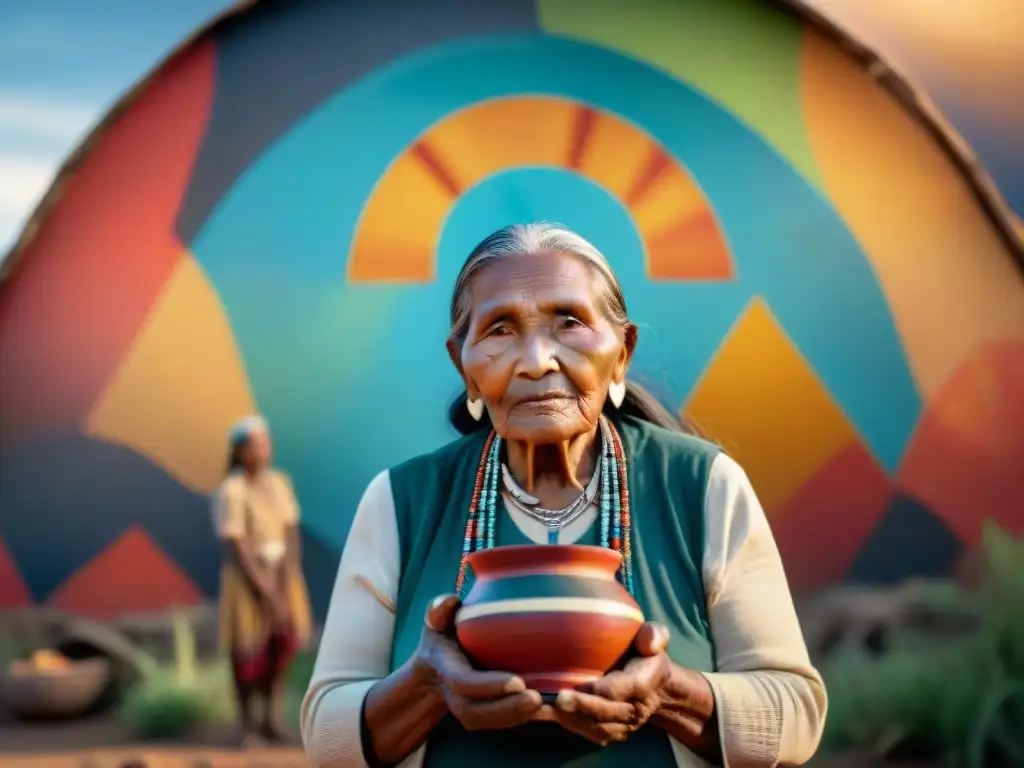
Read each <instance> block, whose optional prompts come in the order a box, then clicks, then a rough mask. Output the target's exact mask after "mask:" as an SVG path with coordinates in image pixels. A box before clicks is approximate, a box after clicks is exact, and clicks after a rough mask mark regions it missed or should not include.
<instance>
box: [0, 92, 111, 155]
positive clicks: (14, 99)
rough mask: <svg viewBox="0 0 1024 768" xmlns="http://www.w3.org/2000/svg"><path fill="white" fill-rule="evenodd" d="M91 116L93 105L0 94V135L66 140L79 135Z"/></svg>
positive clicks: (86, 126) (93, 112) (94, 113)
mask: <svg viewBox="0 0 1024 768" xmlns="http://www.w3.org/2000/svg"><path fill="white" fill-rule="evenodd" d="M95 119H96V107H95V106H93V105H86V104H81V103H75V102H73V101H72V102H68V101H62V100H56V99H41V98H38V97H35V98H33V97H27V96H23V95H20V94H17V93H0V135H2V134H6V133H10V134H14V135H16V136H23V137H29V138H33V139H37V140H49V141H59V142H68V141H73V140H75V139H77V138H78V137H79V136H81V135H82V134H83V133H84V132H85V130H86V129H87V128H89V126H90V125H92V123H93V121H94V120H95ZM0 141H2V139H0ZM0 151H2V144H0Z"/></svg>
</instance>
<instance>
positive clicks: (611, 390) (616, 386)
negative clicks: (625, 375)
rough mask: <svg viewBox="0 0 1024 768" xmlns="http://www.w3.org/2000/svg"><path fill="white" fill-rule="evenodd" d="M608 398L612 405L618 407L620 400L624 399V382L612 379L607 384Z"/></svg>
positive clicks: (620, 403)
mask: <svg viewBox="0 0 1024 768" xmlns="http://www.w3.org/2000/svg"><path fill="white" fill-rule="evenodd" d="M608 399H609V400H611V401H612V405H614V406H615V407H616V408H619V407H620V406H621V405H622V401H623V400H625V399H626V382H625V380H623V381H613V382H612V383H611V384H609V385H608Z"/></svg>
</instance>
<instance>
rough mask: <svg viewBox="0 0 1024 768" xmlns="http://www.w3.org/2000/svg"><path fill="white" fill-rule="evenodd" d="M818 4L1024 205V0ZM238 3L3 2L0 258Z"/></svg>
mask: <svg viewBox="0 0 1024 768" xmlns="http://www.w3.org/2000/svg"><path fill="white" fill-rule="evenodd" d="M425 1H426V0H425ZM813 2H814V3H815V4H816V5H818V6H819V7H820V8H821V9H822V10H824V11H825V12H827V13H829V14H831V15H833V16H835V17H836V18H838V19H839V20H841V21H842V22H844V24H845V25H846V26H847V27H848V28H850V29H853V30H854V31H855V32H857V33H859V35H860V37H861V38H862V39H865V40H867V41H869V42H870V43H871V44H872V45H874V46H875V47H877V48H879V49H880V50H882V51H883V52H884V53H885V54H886V56H887V58H889V59H890V60H891V61H893V62H894V63H897V64H898V65H900V68H901V69H902V70H903V71H905V72H907V73H908V74H910V75H911V76H912V77H914V78H915V79H916V80H917V81H918V82H919V83H922V84H923V85H924V86H925V87H926V89H927V90H928V91H929V92H930V93H931V95H932V97H933V98H934V99H935V100H936V101H937V102H938V103H939V105H940V107H941V108H942V110H943V111H944V112H945V114H946V115H947V116H948V117H949V118H950V119H951V120H952V122H953V123H954V124H955V125H956V126H957V127H958V129H959V130H960V132H961V133H963V134H964V136H965V137H966V138H967V140H968V141H969V142H970V143H971V144H973V145H974V148H975V149H976V150H977V151H978V153H979V154H980V155H981V159H982V161H983V163H984V164H985V165H987V166H988V167H989V168H990V169H991V170H992V172H993V173H994V174H995V176H996V180H997V181H998V182H999V184H1000V186H1001V187H1002V189H1003V192H1004V194H1005V196H1006V197H1007V198H1008V199H1009V201H1010V202H1011V203H1012V204H1013V206H1014V207H1015V208H1016V209H1017V210H1018V212H1021V211H1024V139H1022V137H1024V77H1021V76H1020V74H1019V73H1020V72H1024V45H1020V38H1019V37H1018V35H1019V34H1020V33H1019V30H1020V29H1024V0H813ZM231 4H232V3H231V2H228V1H227V0H160V1H158V0H0V259H2V258H3V256H4V255H5V254H6V253H7V251H8V249H9V248H10V246H11V245H12V244H13V241H14V239H15V237H16V236H17V235H18V234H19V233H20V231H21V228H22V226H23V225H24V222H25V220H26V219H27V218H28V216H29V215H30V214H31V212H32V210H33V209H34V207H35V205H36V203H37V202H38V201H39V199H40V198H41V197H42V195H43V193H44V192H45V191H46V189H47V188H48V187H49V184H50V181H51V180H52V178H53V176H54V174H55V173H56V171H57V169H58V168H59V166H60V164H61V162H62V161H63V160H64V158H65V157H66V156H67V155H68V154H69V153H70V152H71V151H72V150H73V149H74V148H75V146H77V144H78V143H79V141H81V139H82V138H83V137H84V136H85V134H86V132H87V131H88V130H89V129H90V128H91V127H92V126H93V125H94V124H95V123H96V122H97V121H98V120H100V119H101V118H102V116H103V114H104V113H105V112H106V110H107V109H108V108H109V107H110V106H111V105H112V104H113V103H114V102H115V101H116V100H117V98H118V97H119V96H120V95H121V94H122V93H123V92H124V91H125V90H126V89H128V88H130V87H131V85H132V84H133V83H134V82H136V81H137V80H138V79H139V78H141V77H142V76H143V75H144V74H145V73H146V72H148V71H149V70H150V69H151V68H152V67H153V66H155V65H156V64H157V63H158V62H159V61H160V60H161V59H162V58H163V57H164V55H165V54H166V53H167V52H168V51H169V50H170V49H172V48H173V47H175V46H176V45H177V44H178V43H179V42H181V41H182V40H183V39H184V38H185V37H187V36H188V35H189V34H190V33H192V32H193V31H194V30H195V29H196V28H197V27H198V26H200V25H201V24H202V23H203V22H205V21H206V20H207V19H209V18H210V17H211V16H213V15H215V14H217V13H218V12H220V11H221V10H223V9H224V8H226V7H227V6H229V5H231ZM1014 92H1016V94H1017V97H1010V96H1009V94H1010V93H1014ZM1018 97H1019V98H1018Z"/></svg>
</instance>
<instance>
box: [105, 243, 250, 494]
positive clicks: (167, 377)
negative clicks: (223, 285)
mask: <svg viewBox="0 0 1024 768" xmlns="http://www.w3.org/2000/svg"><path fill="white" fill-rule="evenodd" d="M254 410H255V407H254V405H253V398H252V394H251V390H250V387H249V381H248V377H247V375H246V372H245V366H244V364H243V362H242V359H241V356H240V354H239V352H238V347H237V346H236V344H235V339H234V334H233V333H232V331H231V327H230V325H229V323H228V319H227V317H226V316H225V314H224V309H223V307H222V306H221V303H220V299H219V298H218V296H217V294H216V293H215V292H214V290H213V288H212V286H211V285H210V283H209V281H208V280H207V278H206V275H205V274H204V272H203V271H202V269H200V267H199V266H198V264H196V262H195V260H194V259H193V258H192V257H191V256H190V255H187V254H186V255H184V256H183V257H182V258H181V260H180V261H179V262H178V266H177V267H176V268H175V271H174V273H173V274H172V275H171V277H170V279H169V280H168V281H167V283H166V285H165V286H164V290H163V293H162V294H161V296H160V297H159V298H158V299H157V301H156V302H155V304H154V306H153V309H152V310H151V311H150V314H149V317H148V318H147V319H146V322H145V324H144V325H143V327H142V329H141V331H140V332H139V335H138V336H137V337H136V338H135V341H134V342H133V344H132V347H131V349H130V350H129V352H128V354H127V355H125V358H124V360H123V361H122V362H121V365H120V366H119V367H118V369H117V371H116V372H115V374H114V376H113V377H112V379H111V380H110V382H109V383H108V384H107V387H106V389H105V390H104V392H103V394H102V395H101V396H100V398H99V400H98V401H97V403H96V405H95V406H94V407H93V410H92V411H91V412H90V413H89V415H88V417H87V420H86V424H85V431H86V433H87V434H89V435H92V436H94V437H98V438H103V439H106V440H109V441H111V442H115V443H121V444H123V445H127V446H129V447H131V448H133V449H134V450H136V451H138V452H139V453H141V454H143V455H144V456H146V457H148V458H149V459H151V460H152V461H154V462H155V463H156V464H158V465H160V466H161V467H163V468H164V469H165V470H166V471H167V472H168V473H169V474H170V475H171V476H173V477H174V478H175V479H176V480H178V481H179V482H180V483H182V484H183V485H186V486H188V487H189V488H191V489H193V490H196V491H199V492H201V493H209V492H211V491H212V490H213V489H214V488H215V487H216V486H217V484H218V483H219V482H220V480H221V478H222V477H223V476H224V469H225V465H226V462H227V433H228V429H229V428H230V427H231V425H232V424H233V423H234V422H235V421H236V420H237V419H238V418H239V417H240V416H243V415H245V414H248V413H252V412H253V411H254Z"/></svg>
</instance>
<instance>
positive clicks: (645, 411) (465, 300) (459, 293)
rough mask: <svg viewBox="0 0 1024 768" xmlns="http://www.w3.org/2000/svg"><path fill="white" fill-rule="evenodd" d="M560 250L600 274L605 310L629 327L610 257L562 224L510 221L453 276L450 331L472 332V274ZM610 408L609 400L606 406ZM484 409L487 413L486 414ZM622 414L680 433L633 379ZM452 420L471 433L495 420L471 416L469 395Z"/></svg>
mask: <svg viewBox="0 0 1024 768" xmlns="http://www.w3.org/2000/svg"><path fill="white" fill-rule="evenodd" d="M544 252H549V253H551V252H557V253H568V254H571V255H573V256H576V257H577V258H579V259H582V260H583V262H584V263H585V264H586V265H587V266H588V267H591V268H592V269H593V270H594V271H595V272H596V273H598V274H599V275H600V276H601V278H602V281H601V282H602V283H603V288H604V299H605V311H607V313H608V317H609V319H610V320H611V321H612V322H614V323H616V324H617V325H620V326H626V325H629V315H628V314H627V312H626V299H625V297H624V296H623V295H622V286H621V285H620V284H619V279H618V278H617V277H616V276H615V273H614V272H613V271H612V268H611V265H610V264H609V263H608V259H606V258H605V257H604V254H602V253H601V252H600V251H599V250H597V248H596V247H594V245H593V244H592V243H590V242H589V241H588V240H586V238H583V237H581V236H580V235H578V234H576V233H575V232H573V231H572V230H571V229H567V228H566V227H563V226H561V225H559V224H550V223H548V222H538V223H536V224H512V225H510V226H507V227H503V228H502V229H499V230H498V231H497V232H495V233H494V234H492V235H488V236H487V237H486V238H484V240H483V241H482V242H481V243H480V244H479V245H478V246H477V247H476V248H474V249H473V252H472V253H470V254H469V258H467V259H466V263H465V264H463V265H462V271H461V272H459V276H458V278H456V280H455V289H454V290H453V291H452V303H451V326H452V329H451V333H452V336H453V337H454V338H456V339H459V340H460V341H464V340H465V337H466V334H467V333H468V331H469V318H470V311H471V309H472V306H471V303H470V298H469V286H470V283H471V282H472V280H473V277H474V276H476V274H477V273H478V272H479V271H480V270H482V269H483V268H484V267H486V266H487V265H488V264H490V263H492V262H495V261H501V260H502V259H506V258H515V257H517V256H528V255H530V254H532V253H544ZM611 407H612V406H610V405H608V404H607V403H606V404H605V409H606V410H608V409H609V408H611ZM485 413H486V412H485ZM618 413H619V414H620V415H623V416H632V417H634V418H638V419H642V420H644V421H647V422H650V423H652V424H655V425H657V426H659V427H662V428H663V429H668V430H673V431H682V425H681V424H680V423H679V420H678V419H677V418H676V417H675V416H674V415H673V414H672V413H670V412H669V410H668V409H667V408H665V406H664V405H663V404H662V403H661V402H659V401H658V399H657V398H655V397H654V396H653V395H651V394H650V393H649V392H648V391H647V390H646V389H644V387H642V386H641V385H640V384H638V383H636V382H635V381H629V380H627V381H626V396H625V399H624V400H623V401H622V405H621V406H620V407H619V409H618ZM448 420H449V422H450V423H451V425H452V426H453V427H455V429H456V430H458V431H459V432H460V433H462V434H464V435H468V434H472V433H473V432H476V431H477V430H480V429H490V428H491V420H490V418H489V417H488V416H486V415H485V417H484V418H483V419H481V420H480V421H476V420H475V419H473V418H472V417H471V416H470V415H469V412H468V411H467V410H466V393H465V392H463V393H461V394H459V395H458V396H456V398H455V399H454V400H453V401H452V402H451V404H450V405H449V407H448Z"/></svg>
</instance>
